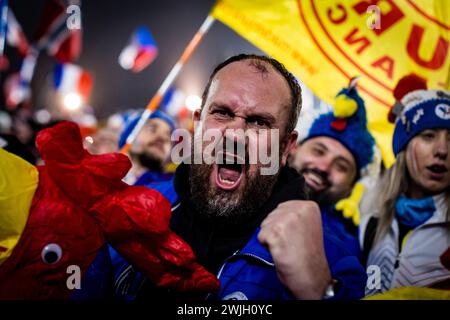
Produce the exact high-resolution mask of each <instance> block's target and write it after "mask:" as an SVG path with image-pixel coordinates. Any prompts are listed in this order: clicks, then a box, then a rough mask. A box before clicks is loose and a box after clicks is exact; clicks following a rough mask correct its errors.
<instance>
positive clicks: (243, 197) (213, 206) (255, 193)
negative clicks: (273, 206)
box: [189, 164, 279, 224]
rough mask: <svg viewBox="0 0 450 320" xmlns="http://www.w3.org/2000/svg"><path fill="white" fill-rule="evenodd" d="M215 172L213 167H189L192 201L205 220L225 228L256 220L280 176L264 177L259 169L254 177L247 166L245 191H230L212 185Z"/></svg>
mask: <svg viewBox="0 0 450 320" xmlns="http://www.w3.org/2000/svg"><path fill="white" fill-rule="evenodd" d="M212 171H213V166H212V165H207V164H199V165H194V164H192V165H190V173H189V180H190V181H189V182H190V191H191V195H192V201H193V203H194V206H195V207H196V209H197V211H198V212H199V213H200V214H201V215H202V216H203V217H206V218H209V219H214V220H219V221H220V222H221V223H224V224H242V223H243V222H246V221H250V220H251V219H252V218H253V217H255V216H257V215H258V213H259V212H258V211H259V209H261V208H262V207H263V205H264V203H265V202H266V200H267V199H268V198H269V196H270V194H271V193H272V189H273V186H274V185H275V183H276V181H277V179H278V175H279V173H277V174H275V175H261V174H260V169H259V168H258V170H257V172H256V173H255V174H249V172H248V171H249V166H248V165H245V166H244V172H243V173H242V174H244V175H245V178H246V179H245V181H246V183H245V186H244V188H243V189H239V188H238V189H237V190H234V191H227V190H222V189H220V188H217V187H216V186H215V185H213V186H211V185H210V176H211V174H212Z"/></svg>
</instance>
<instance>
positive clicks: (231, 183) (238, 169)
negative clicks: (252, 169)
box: [215, 154, 244, 191]
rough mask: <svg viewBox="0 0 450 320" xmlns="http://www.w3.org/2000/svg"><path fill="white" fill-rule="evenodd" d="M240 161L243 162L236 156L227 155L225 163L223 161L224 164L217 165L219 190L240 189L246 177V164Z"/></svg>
mask: <svg viewBox="0 0 450 320" xmlns="http://www.w3.org/2000/svg"><path fill="white" fill-rule="evenodd" d="M230 157H231V158H230ZM238 159H239V160H242V159H240V158H238V157H237V156H235V155H229V154H226V156H225V159H224V161H221V162H223V164H221V163H220V162H219V163H217V164H216V165H215V170H216V174H215V176H216V179H215V180H216V185H217V186H218V187H219V188H221V189H223V190H229V191H232V190H235V189H237V188H238V187H239V185H240V183H241V180H242V176H243V175H244V164H243V161H238ZM227 162H228V163H227ZM239 162H241V163H239Z"/></svg>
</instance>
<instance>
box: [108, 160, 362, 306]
mask: <svg viewBox="0 0 450 320" xmlns="http://www.w3.org/2000/svg"><path fill="white" fill-rule="evenodd" d="M173 187H174V189H170V192H172V191H175V193H176V195H177V197H178V199H177V200H176V201H175V202H172V219H171V228H172V230H173V231H175V232H176V233H177V234H178V235H180V236H181V237H182V238H183V239H184V240H186V241H187V242H188V243H189V244H190V245H191V247H192V249H193V250H194V253H195V254H196V257H197V259H198V260H199V262H200V264H202V265H203V266H205V267H206V268H207V269H208V270H209V271H211V272H215V273H217V276H218V278H219V280H220V282H221V290H220V291H219V292H218V293H212V294H210V295H208V296H207V298H208V299H251V300H275V299H292V298H293V296H292V294H291V293H290V292H289V291H288V290H287V288H285V287H284V286H283V285H282V283H281V282H280V280H279V279H278V277H277V273H276V269H275V265H274V263H273V259H272V257H271V255H270V253H269V251H268V250H267V249H266V248H264V247H263V246H262V245H261V244H260V243H259V242H258V240H257V235H258V232H259V225H260V224H261V222H262V221H263V220H264V218H265V217H266V216H267V215H268V214H269V213H270V212H271V211H272V210H274V209H275V208H276V207H277V206H278V204H280V203H282V202H284V201H288V200H302V199H305V194H304V180H303V178H302V177H301V176H300V175H299V174H298V173H297V172H296V171H295V170H293V169H289V168H282V170H281V172H280V175H279V179H278V182H277V183H276V184H275V187H274V192H273V194H272V195H271V196H270V197H269V199H268V200H267V202H266V203H265V204H264V205H263V207H262V208H261V210H260V213H259V214H258V215H257V216H256V217H254V219H253V220H252V221H249V222H248V223H245V224H242V225H239V226H234V227H233V228H227V227H224V226H223V225H222V224H219V223H217V224H215V223H214V222H211V221H210V220H207V219H206V218H203V217H201V216H199V215H198V214H197V213H196V210H195V204H193V203H192V202H191V201H190V189H189V179H188V167H187V166H186V165H180V166H179V167H178V168H177V172H176V174H175V179H174V183H173ZM332 232H333V231H332V229H331V228H330V227H328V226H326V225H324V245H325V252H326V256H327V259H328V263H329V267H330V271H331V274H332V277H333V278H334V279H335V280H338V284H339V285H338V286H339V288H338V290H337V295H336V298H341V299H357V298H361V297H362V296H363V295H364V287H365V284H366V274H365V271H364V268H363V267H362V265H361V264H360V263H359V261H358V257H356V256H354V255H352V253H350V252H349V251H348V250H347V249H346V248H345V245H344V244H343V243H342V241H341V240H340V239H338V238H337V237H336V236H334V235H333V233H332ZM113 260H115V261H116V265H120V269H121V270H122V272H116V276H115V277H116V284H115V291H116V295H118V296H119V297H121V298H127V299H131V298H133V297H136V296H137V293H138V292H137V291H136V289H139V288H140V287H141V286H142V281H143V277H142V276H141V275H140V274H139V272H137V271H136V270H135V269H134V268H133V267H132V266H129V265H128V264H127V263H126V262H124V261H123V260H122V261H121V260H120V258H118V257H117V255H116V256H115V258H113ZM127 274H128V275H127ZM130 288H134V291H133V290H130Z"/></svg>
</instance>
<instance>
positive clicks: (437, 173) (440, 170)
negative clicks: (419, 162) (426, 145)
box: [427, 164, 448, 178]
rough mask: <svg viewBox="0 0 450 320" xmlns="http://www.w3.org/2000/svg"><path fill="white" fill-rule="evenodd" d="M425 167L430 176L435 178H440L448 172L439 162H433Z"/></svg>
mask: <svg viewBox="0 0 450 320" xmlns="http://www.w3.org/2000/svg"><path fill="white" fill-rule="evenodd" d="M427 169H428V171H429V172H430V173H431V176H432V177H435V178H441V177H443V176H444V175H445V174H446V173H447V172H448V169H447V167H446V166H444V165H441V164H433V165H431V166H428V167H427Z"/></svg>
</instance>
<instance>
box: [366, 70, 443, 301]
mask: <svg viewBox="0 0 450 320" xmlns="http://www.w3.org/2000/svg"><path fill="white" fill-rule="evenodd" d="M421 86H422V85H421V81H420V79H418V78H417V77H414V76H409V77H406V78H404V79H403V80H402V81H401V82H400V83H399V85H398V86H397V89H396V91H395V92H394V95H396V98H397V101H398V102H397V104H396V105H395V106H394V108H393V112H394V114H395V115H396V116H397V117H396V122H395V130H394V137H393V149H394V154H395V155H396V161H395V164H394V165H393V166H392V167H391V168H390V169H389V170H387V171H386V172H385V173H384V175H383V176H382V178H381V179H380V181H379V183H378V185H377V187H376V188H375V190H373V191H372V192H373V193H374V194H373V197H372V199H373V201H372V202H371V205H370V208H371V209H370V211H369V212H368V213H367V212H366V214H365V215H364V212H363V216H365V218H363V219H362V223H361V232H360V244H361V246H362V248H363V256H364V257H363V258H364V259H367V267H368V268H369V267H370V266H372V267H371V270H372V271H373V270H378V271H379V273H378V274H379V275H380V280H381V281H379V282H378V283H377V282H376V281H375V282H374V283H372V285H368V286H367V287H366V294H367V295H372V294H376V293H381V292H385V291H387V290H389V289H391V288H396V287H405V286H433V287H439V288H448V289H450V270H449V269H448V268H449V265H448V259H449V254H450V253H449V246H450V154H449V152H450V92H449V91H438V90H424V89H422V88H421ZM411 88H413V89H414V90H413V91H411V92H409V93H407V94H406V95H404V97H403V98H401V97H402V96H403V94H402V93H404V92H405V91H407V89H411ZM378 268H379V269H378Z"/></svg>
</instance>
